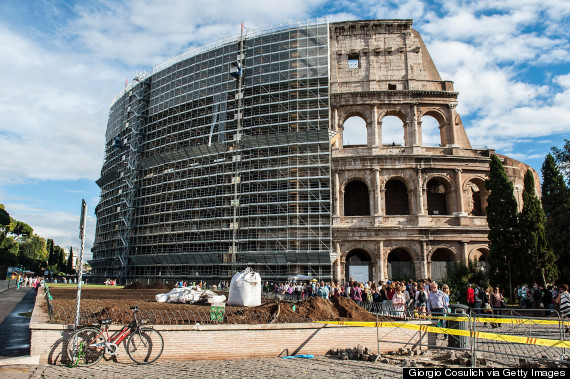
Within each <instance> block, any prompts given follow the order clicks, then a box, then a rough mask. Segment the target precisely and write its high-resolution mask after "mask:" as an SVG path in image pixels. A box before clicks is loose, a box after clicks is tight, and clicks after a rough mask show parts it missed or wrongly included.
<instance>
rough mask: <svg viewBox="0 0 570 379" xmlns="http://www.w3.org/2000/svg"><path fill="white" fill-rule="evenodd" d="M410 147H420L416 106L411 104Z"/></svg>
mask: <svg viewBox="0 0 570 379" xmlns="http://www.w3.org/2000/svg"><path fill="white" fill-rule="evenodd" d="M411 113H412V130H411V131H412V143H411V145H412V146H419V145H420V138H419V137H420V136H419V131H418V104H417V103H413V104H412V112H411Z"/></svg>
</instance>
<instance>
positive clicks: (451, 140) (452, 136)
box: [447, 104, 457, 145]
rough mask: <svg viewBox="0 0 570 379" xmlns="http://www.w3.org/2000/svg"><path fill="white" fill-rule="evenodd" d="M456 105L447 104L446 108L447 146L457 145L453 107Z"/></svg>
mask: <svg viewBox="0 0 570 379" xmlns="http://www.w3.org/2000/svg"><path fill="white" fill-rule="evenodd" d="M456 106H457V104H447V108H448V109H449V112H448V114H449V131H448V133H447V135H448V140H447V144H448V145H457V126H456V125H455V116H456V114H455V107H456Z"/></svg>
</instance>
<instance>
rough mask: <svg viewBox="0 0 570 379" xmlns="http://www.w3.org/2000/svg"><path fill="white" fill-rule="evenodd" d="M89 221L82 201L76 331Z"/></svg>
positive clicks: (83, 200)
mask: <svg viewBox="0 0 570 379" xmlns="http://www.w3.org/2000/svg"><path fill="white" fill-rule="evenodd" d="M86 219H87V203H86V202H85V199H81V220H80V221H79V238H81V250H80V252H79V274H78V278H77V310H76V313H75V329H77V327H79V310H80V305H81V281H82V279H83V248H84V247H85V221H86Z"/></svg>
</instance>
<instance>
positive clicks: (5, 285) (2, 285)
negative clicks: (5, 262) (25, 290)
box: [0, 279, 18, 292]
mask: <svg viewBox="0 0 570 379" xmlns="http://www.w3.org/2000/svg"><path fill="white" fill-rule="evenodd" d="M17 281H18V280H17V279H6V280H2V281H0V292H2V291H6V290H9V289H10V288H14V287H16V282H17Z"/></svg>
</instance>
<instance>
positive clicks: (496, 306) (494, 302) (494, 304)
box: [491, 287, 505, 328]
mask: <svg viewBox="0 0 570 379" xmlns="http://www.w3.org/2000/svg"><path fill="white" fill-rule="evenodd" d="M504 302H505V301H504V299H503V294H502V293H501V292H500V290H499V287H495V290H494V291H493V293H492V294H491V308H493V314H494V315H500V314H501V311H500V309H501V308H504V306H505V304H504ZM491 327H493V328H500V327H501V323H500V322H497V323H491Z"/></svg>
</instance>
